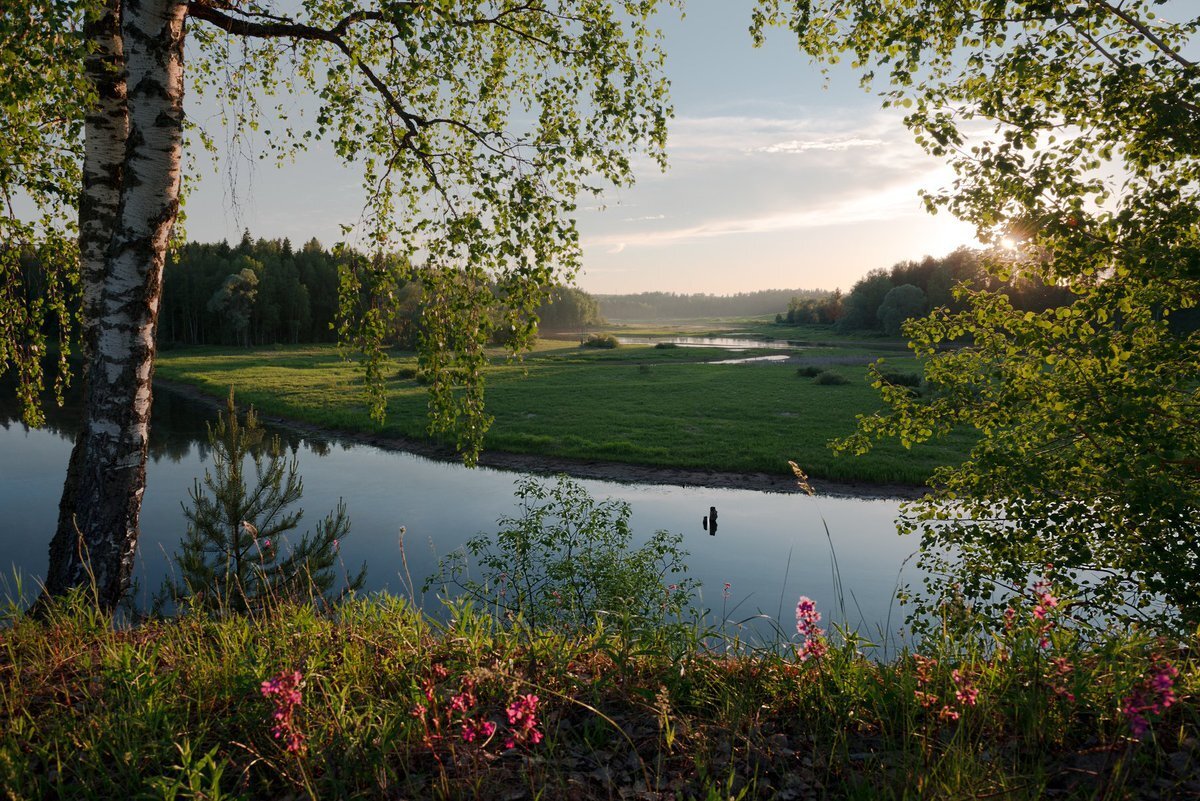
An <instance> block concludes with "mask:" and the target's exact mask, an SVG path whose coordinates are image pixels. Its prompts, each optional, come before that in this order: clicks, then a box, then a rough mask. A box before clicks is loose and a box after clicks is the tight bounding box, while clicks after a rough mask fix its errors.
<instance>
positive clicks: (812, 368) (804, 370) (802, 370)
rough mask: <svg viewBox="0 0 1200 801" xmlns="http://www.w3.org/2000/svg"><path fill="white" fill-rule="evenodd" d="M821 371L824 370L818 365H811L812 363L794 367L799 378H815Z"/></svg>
mask: <svg viewBox="0 0 1200 801" xmlns="http://www.w3.org/2000/svg"><path fill="white" fill-rule="evenodd" d="M822 372H824V371H823V370H821V368H820V367H817V366H816V365H812V364H810V365H808V366H807V367H797V368H796V375H798V376H800V377H801V378H816V377H817V376H819V375H820V374H821V373H822Z"/></svg>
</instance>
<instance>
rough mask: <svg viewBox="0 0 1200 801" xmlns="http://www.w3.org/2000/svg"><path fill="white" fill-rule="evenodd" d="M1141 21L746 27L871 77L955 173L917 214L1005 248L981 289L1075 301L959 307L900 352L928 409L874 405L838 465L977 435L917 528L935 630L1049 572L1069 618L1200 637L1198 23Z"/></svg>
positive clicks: (944, 15) (917, 6) (1022, 9)
mask: <svg viewBox="0 0 1200 801" xmlns="http://www.w3.org/2000/svg"><path fill="white" fill-rule="evenodd" d="M1158 5H1159V4H1158V3H1155V2H1151V0H1131V2H1125V3H1120V4H1116V3H1109V2H1093V3H1084V4H1065V3H1060V4H1046V3H1043V2H1035V1H1034V0H1017V1H1016V2H1010V3H1007V4H1004V7H1003V13H996V9H995V6H996V4H994V3H991V2H987V0H968V2H962V3H957V4H954V5H953V6H950V5H944V4H933V3H924V2H917V1H916V0H902V2H897V3H890V4H884V5H882V6H881V5H880V4H878V3H870V2H845V3H843V2H816V3H807V2H805V3H795V4H792V3H788V2H783V0H764V2H762V3H760V5H759V10H758V12H757V18H756V19H757V21H756V24H757V25H759V26H761V25H763V24H766V23H768V22H772V21H774V22H782V23H785V24H788V25H789V26H790V27H792V28H793V29H794V30H795V31H796V32H797V34H798V35H799V41H800V45H801V47H802V48H803V49H804V50H806V51H807V52H809V53H812V54H814V55H816V56H817V57H818V58H822V59H827V60H831V61H832V60H836V58H838V57H839V56H840V54H842V53H849V54H851V55H852V56H853V58H854V60H855V62H856V63H857V64H859V65H860V66H861V67H862V68H863V69H864V70H865V75H864V82H870V81H871V80H872V79H873V78H874V77H875V75H876V72H877V71H883V72H884V73H885V74H886V76H887V78H888V86H887V87H886V89H885V90H884V92H883V96H884V98H885V104H887V105H898V106H902V107H904V108H907V109H909V115H908V117H907V118H906V122H907V124H908V125H909V127H910V128H911V129H912V130H913V131H914V133H915V135H916V138H917V141H918V142H919V143H920V144H921V145H923V146H924V147H925V149H926V150H927V151H929V152H930V153H932V154H933V155H935V156H945V157H947V158H948V159H949V160H950V163H951V165H952V166H953V168H954V169H955V171H956V173H957V180H956V181H955V183H954V185H953V187H950V188H947V189H945V190H942V191H940V192H935V193H930V194H927V195H926V202H927V205H928V206H929V207H930V208H946V209H948V210H949V211H951V212H952V213H954V214H955V215H957V216H958V217H960V218H962V219H964V220H966V221H967V222H969V223H971V224H973V225H974V226H975V227H976V229H977V230H978V232H979V234H980V235H981V236H982V237H984V238H985V241H990V242H992V243H994V244H995V245H998V246H999V245H1002V246H1003V247H998V248H997V249H995V250H993V251H992V252H990V253H988V254H986V258H985V261H984V267H985V268H986V269H987V270H988V271H989V272H990V274H991V276H992V277H993V278H994V280H995V281H996V282H1005V281H1009V282H1011V281H1013V280H1021V281H1029V282H1034V283H1041V284H1044V285H1047V286H1058V287H1062V288H1064V289H1066V290H1069V291H1068V292H1067V293H1066V295H1065V297H1064V299H1063V301H1062V303H1061V304H1060V305H1059V306H1058V307H1057V308H1044V309H1026V310H1022V309H1020V308H1018V307H1017V306H1016V305H1015V304H1014V302H1013V300H1012V299H1011V298H1009V297H1008V296H1006V295H1005V294H1004V293H1002V292H1000V291H997V289H996V288H995V285H994V284H993V285H991V286H975V287H961V288H960V289H959V290H958V294H957V300H958V304H957V307H956V308H951V309H946V310H942V311H938V312H935V313H934V314H933V315H932V316H931V317H930V318H928V319H925V320H919V321H913V322H910V323H909V325H908V327H907V328H906V329H905V333H906V334H907V336H908V337H909V338H910V339H911V340H912V341H913V344H914V347H915V349H916V351H917V353H919V354H921V355H922V356H924V357H926V359H927V362H926V366H925V375H926V377H927V378H928V380H929V384H930V386H931V393H930V395H929V397H928V398H926V399H922V398H914V397H913V395H912V393H911V392H909V391H908V390H907V389H905V388H899V387H892V386H888V385H887V384H882V385H881V386H880V390H881V393H882V395H883V397H884V399H885V400H886V402H887V403H888V405H889V407H890V410H889V412H888V413H887V414H884V415H878V416H869V417H865V418H863V420H862V421H861V433H860V434H859V435H858V436H856V437H853V438H851V439H850V440H849V441H847V442H845V443H844V447H846V448H851V449H854V450H858V451H862V450H863V449H865V448H867V447H868V446H869V444H870V442H871V441H872V440H873V439H875V438H877V437H896V438H898V439H900V441H901V442H903V443H905V444H909V443H914V442H921V441H925V440H927V439H929V438H931V437H936V436H940V435H943V434H945V433H947V432H948V431H950V430H953V429H959V428H967V429H972V430H974V431H976V432H978V435H979V439H978V443H977V445H976V446H975V447H974V449H973V450H972V452H971V456H970V458H969V459H968V460H967V461H966V462H964V463H963V464H962V465H961V466H959V467H954V468H945V469H942V470H939V471H938V473H937V474H936V475H935V479H934V482H935V484H934V485H935V489H936V492H935V493H934V494H933V495H932V496H931V497H930V498H929V499H928V501H927V502H925V503H921V504H919V505H917V506H915V507H913V508H912V509H911V512H912V515H913V516H912V518H911V524H912V525H913V526H914V527H916V528H919V529H920V530H921V532H922V537H923V542H924V548H923V554H924V556H923V562H924V566H925V568H926V569H927V570H928V571H929V573H930V575H931V576H932V579H931V586H930V587H929V590H930V591H931V596H930V597H928V598H927V603H928V604H929V605H930V607H931V608H936V607H937V606H938V604H939V603H940V599H941V598H943V597H944V596H945V595H946V594H947V593H950V592H954V591H957V589H961V591H962V592H963V593H965V594H966V595H967V596H968V597H970V598H973V599H975V601H976V602H977V603H979V604H980V605H981V608H991V609H993V610H994V611H996V612H997V613H998V606H997V604H998V603H1000V604H1002V603H1003V596H1004V595H1005V593H1006V592H1011V591H1013V590H1015V589H1019V588H1020V587H1022V586H1024V584H1025V581H1026V579H1027V577H1028V576H1029V575H1030V573H1031V572H1033V571H1034V570H1040V569H1042V566H1043V565H1047V564H1050V565H1053V571H1054V577H1055V579H1056V580H1057V581H1061V582H1066V583H1068V584H1070V585H1073V589H1072V594H1074V595H1075V596H1076V597H1077V598H1078V599H1079V606H1078V607H1077V608H1078V610H1079V611H1080V613H1084V612H1085V611H1086V612H1090V613H1093V614H1097V613H1098V614H1105V615H1109V616H1110V617H1115V618H1117V619H1125V620H1130V619H1138V620H1146V621H1148V622H1149V623H1150V624H1152V625H1155V626H1165V627H1170V626H1174V625H1179V624H1183V625H1185V626H1189V627H1191V626H1194V625H1195V624H1196V623H1197V622H1198V621H1200V551H1197V549H1196V548H1195V543H1196V541H1197V538H1198V536H1200V531H1198V529H1197V525H1198V524H1197V522H1196V520H1197V518H1196V509H1197V508H1200V471H1198V470H1197V464H1200V420H1197V415H1196V410H1197V408H1200V380H1198V379H1200V335H1198V334H1197V333H1196V331H1195V328H1194V326H1192V325H1179V324H1175V323H1173V320H1175V319H1177V318H1183V317H1185V316H1186V315H1188V314H1191V313H1192V312H1191V311H1190V310H1191V309H1193V308H1194V307H1195V306H1196V304H1197V299H1198V298H1200V125H1197V120H1198V119H1200V105H1197V102H1196V98H1197V97H1200V66H1198V65H1197V64H1196V62H1195V61H1194V60H1193V59H1192V57H1191V56H1190V55H1189V54H1190V53H1192V52H1194V45H1195V36H1196V33H1197V31H1200V16H1197V15H1196V14H1195V11H1194V10H1190V11H1189V10H1185V9H1184V8H1183V6H1182V4H1180V5H1177V6H1175V7H1173V8H1172V10H1171V13H1169V14H1167V15H1162V16H1160V15H1159V14H1158V13H1157V12H1158ZM1189 14H1190V16H1189ZM760 32H761V27H760ZM979 123H986V124H987V127H990V132H988V133H987V134H985V135H980V134H979V133H978V132H979V130H980V129H981V128H983V127H984V126H981V125H980V124H979ZM949 343H957V344H960V345H962V347H957V348H946V345H947V344H949ZM950 576H953V577H954V578H953V581H954V587H951V586H950V584H949V583H948V581H949V578H948V577H950ZM956 588H957V589H956ZM1164 602H1165V607H1164V606H1163V603H1164Z"/></svg>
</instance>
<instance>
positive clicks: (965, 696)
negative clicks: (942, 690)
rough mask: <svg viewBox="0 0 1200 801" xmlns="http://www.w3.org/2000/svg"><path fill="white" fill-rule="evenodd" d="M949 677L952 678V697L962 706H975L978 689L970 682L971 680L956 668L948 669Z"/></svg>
mask: <svg viewBox="0 0 1200 801" xmlns="http://www.w3.org/2000/svg"><path fill="white" fill-rule="evenodd" d="M950 678H952V679H954V687H955V690H954V697H955V698H957V699H958V702H959V703H960V704H962V705H963V706H975V702H976V700H978V698H979V690H978V688H976V687H974V686H973V685H972V684H971V680H970V679H969V678H967V677H966V676H964V675H963V674H962V672H960V671H958V670H952V671H950Z"/></svg>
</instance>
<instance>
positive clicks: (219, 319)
mask: <svg viewBox="0 0 1200 801" xmlns="http://www.w3.org/2000/svg"><path fill="white" fill-rule="evenodd" d="M354 258H357V256H356V254H354V253H352V252H346V253H338V254H335V253H333V252H331V251H328V250H326V249H325V248H324V247H322V245H321V243H320V242H318V241H317V240H316V239H312V240H309V241H308V242H307V243H305V244H304V245H303V246H302V247H301V248H299V249H298V250H297V249H295V248H294V247H293V246H292V243H291V242H290V241H289V240H287V239H257V240H256V239H253V238H252V237H251V236H250V234H249V233H248V232H247V233H245V234H244V235H243V236H242V240H241V242H239V243H238V244H237V245H230V244H229V243H228V242H219V243H216V244H201V243H196V242H189V243H188V244H186V245H184V246H182V247H181V248H179V250H178V251H177V252H176V253H174V254H173V255H172V256H171V257H170V258H169V259H168V261H167V265H166V268H165V270H164V277H163V300H162V309H161V311H160V313H159V325H158V338H159V342H160V343H162V344H165V345H168V346H170V345H247V346H249V345H274V344H293V343H307V342H334V341H336V340H337V331H336V330H335V326H336V320H337V314H338V302H339V301H338V288H339V277H338V273H339V269H340V268H341V267H342V266H344V265H346V264H348V263H349V262H350V260H351V259H354ZM394 300H395V303H396V311H397V315H396V318H395V320H394V321H393V324H392V328H391V330H390V331H389V332H388V334H387V340H388V344H390V345H394V346H398V347H405V348H413V347H415V346H416V344H417V340H418V337H419V336H420V330H421V287H420V286H419V285H418V284H416V283H409V284H405V285H403V286H401V287H400V289H399V291H398V292H397V293H396V297H395V298H394ZM538 316H539V319H540V320H541V327H542V328H543V329H544V330H578V329H580V328H586V327H589V326H595V325H599V324H601V323H602V322H603V319H602V317H601V316H600V310H599V307H598V306H597V304H596V301H595V300H593V299H592V297H591V296H590V295H588V294H587V293H585V292H582V291H581V290H578V289H574V288H571V287H561V286H556V287H553V288H551V289H550V290H549V292H548V299H547V301H546V302H545V303H543V304H542V305H541V306H540V307H539V308H538Z"/></svg>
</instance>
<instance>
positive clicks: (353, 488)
mask: <svg viewBox="0 0 1200 801" xmlns="http://www.w3.org/2000/svg"><path fill="white" fill-rule="evenodd" d="M10 398H11V393H5V400H4V401H3V404H5V405H0V423H2V424H3V429H2V430H0V508H3V509H4V510H5V513H6V514H5V522H6V525H5V526H4V529H3V530H2V531H0V569H2V570H0V573H3V577H4V579H6V580H7V582H6V583H7V586H0V596H2V595H9V596H10V597H11V596H12V595H13V594H15V592H14V578H13V577H14V575H16V574H19V575H20V576H21V577H22V579H23V582H24V585H25V589H24V591H25V594H26V595H28V594H29V593H30V592H31V589H30V588H31V587H32V586H33V585H34V583H35V582H36V580H37V578H38V577H39V576H40V575H42V574H43V572H44V570H45V567H46V559H47V555H46V554H47V546H48V543H49V539H50V535H51V533H52V532H53V527H54V524H55V520H56V510H57V504H58V499H59V494H60V492H61V489H62V481H63V477H64V475H65V471H66V465H67V459H68V456H69V455H70V450H71V441H72V440H71V438H72V436H73V431H74V430H75V425H74V419H75V415H76V414H77V411H76V410H74V409H72V408H68V409H65V410H54V409H52V410H50V411H49V412H48V417H49V420H48V425H47V427H46V428H44V429H38V430H30V429H28V428H26V427H25V426H23V425H22V424H21V423H20V422H19V421H18V420H17V419H16V414H15V408H13V407H12V405H11V400H9V399H10ZM215 417H216V412H215V411H214V410H213V409H211V408H209V407H206V406H203V405H200V404H196V403H194V402H191V401H189V400H187V399H185V398H182V397H180V396H178V395H174V394H172V393H170V392H167V391H164V390H159V391H157V392H156V393H155V401H154V414H153V428H152V436H151V461H150V465H149V468H148V486H147V489H146V495H145V499H144V505H143V514H142V537H141V541H140V543H139V554H138V564H137V569H136V573H135V579H136V581H137V582H138V587H139V590H138V599H139V600H140V601H142V602H146V603H148V601H149V599H150V597H151V596H152V595H153V591H154V590H155V589H156V588H157V587H158V586H159V585H160V584H161V582H162V581H163V579H164V578H165V577H166V576H167V575H168V574H169V569H170V567H169V566H170V558H169V557H170V554H172V553H173V552H174V551H175V549H176V547H177V545H178V542H179V540H180V538H181V536H182V534H183V532H184V529H185V523H184V519H183V514H182V512H181V506H180V504H181V502H184V501H187V499H188V490H189V488H191V487H192V485H193V482H194V481H195V480H196V479H197V478H199V477H201V476H203V474H204V470H205V468H206V467H207V466H208V465H209V461H210V460H209V453H208V446H207V443H206V441H205V433H204V432H205V421H208V420H215ZM273 431H274V433H278V434H279V435H280V436H281V438H282V439H283V440H284V441H285V442H286V443H287V445H288V447H289V448H290V449H291V450H292V451H293V452H294V453H295V454H296V456H297V457H298V459H299V469H300V473H301V475H302V476H303V477H304V497H303V499H302V501H301V506H303V508H304V509H305V510H306V515H305V518H304V520H302V521H301V529H302V530H303V529H305V528H306V527H307V526H308V525H312V524H313V523H314V521H315V520H317V519H319V518H320V517H322V516H324V515H325V514H326V512H328V511H329V510H331V509H332V508H333V507H334V505H335V504H336V503H337V501H338V498H339V497H340V498H344V499H345V501H346V504H347V506H348V507H349V512H350V518H351V521H352V530H351V535H350V536H349V537H348V538H347V539H346V540H345V542H344V543H343V546H342V551H341V552H342V556H343V558H344V559H345V561H346V563H347V566H349V567H353V568H356V567H357V566H358V565H360V564H361V563H363V562H366V564H367V587H368V589H370V590H388V591H391V592H398V593H406V592H407V588H406V579H405V576H404V570H403V566H402V561H401V551H400V543H399V538H398V532H399V529H400V527H401V526H404V527H405V528H406V530H407V534H406V542H405V554H406V556H407V561H408V568H409V573H410V575H411V576H412V579H413V581H414V583H415V584H416V585H417V586H416V589H417V590H418V591H419V590H420V585H421V583H422V582H423V580H424V578H425V576H426V575H428V574H430V573H432V572H434V570H435V568H436V565H437V558H438V556H439V555H444V554H446V553H448V552H449V551H452V550H454V549H455V548H458V547H459V546H461V545H462V544H463V543H464V542H465V541H466V540H467V539H468V538H470V537H472V536H474V535H476V534H478V533H480V532H490V531H495V530H496V520H497V518H499V517H501V516H504V515H513V514H515V513H516V504H515V502H514V500H513V489H514V484H515V482H516V480H517V479H518V478H519V477H520V474H518V473H513V472H506V471H499V470H492V469H486V468H477V469H467V468H464V467H462V466H461V465H457V464H447V463H444V462H438V461H433V460H429V459H425V458H422V457H419V456H414V455H411V454H405V453H397V452H394V451H384V450H380V449H378V448H375V447H371V446H368V445H362V444H357V443H350V442H345V441H339V440H338V439H336V438H328V439H318V438H312V437H304V436H301V435H299V434H297V433H295V432H293V431H290V430H287V429H274V430H273ZM582 483H583V484H584V485H585V486H586V487H587V488H588V490H589V492H591V493H592V494H593V495H594V496H596V497H600V498H603V497H609V498H616V499H620V500H624V501H627V502H628V503H629V504H630V506H631V507H632V510H633V516H632V526H633V530H634V531H635V533H636V534H637V537H638V539H639V541H640V540H643V539H645V537H646V536H647V535H648V534H649V533H651V532H653V531H655V530H658V529H668V530H670V531H676V532H682V533H683V534H684V535H685V542H684V547H685V548H686V549H687V550H688V551H689V552H690V554H691V556H690V558H689V560H688V563H689V565H690V568H691V570H690V573H691V575H692V576H693V577H695V578H697V579H699V580H700V581H701V582H702V585H703V591H702V592H703V600H704V605H705V606H706V607H708V608H711V609H713V610H714V612H715V614H716V615H720V614H721V612H722V609H723V608H724V611H725V613H726V616H727V617H728V618H729V619H734V620H736V619H741V618H744V617H746V616H748V615H750V614H753V613H755V612H759V611H762V612H765V613H767V614H769V615H771V616H775V615H777V613H779V612H780V610H781V609H782V612H783V614H782V617H783V618H784V625H785V627H790V623H789V622H788V619H789V618H790V614H791V608H792V606H793V605H794V604H795V599H796V597H797V596H799V595H808V596H810V597H812V598H814V599H816V600H817V602H818V604H819V605H820V606H821V608H823V609H824V610H825V612H826V616H827V619H828V618H830V617H832V618H833V619H834V620H838V619H840V617H841V615H840V613H839V612H838V611H837V610H836V608H835V607H836V605H837V596H836V594H835V589H834V580H833V570H832V561H831V558H830V541H829V538H827V536H826V529H825V526H826V524H827V525H828V529H829V532H830V538H831V539H832V545H833V548H834V549H835V551H836V554H837V559H838V565H839V568H840V575H841V580H842V584H843V587H844V592H845V594H844V602H845V607H846V615H845V618H846V621H847V622H848V623H850V624H851V625H852V626H857V627H860V628H861V629H863V630H864V631H865V632H866V633H870V634H874V633H876V632H877V631H880V630H885V629H886V630H889V631H895V630H896V629H897V628H899V624H900V620H901V618H902V617H903V614H902V610H900V609H899V608H898V607H896V606H895V605H894V604H893V601H892V597H893V593H894V591H895V588H896V585H897V581H898V576H899V575H900V571H901V566H902V564H903V563H904V561H905V560H906V558H907V557H908V556H909V555H910V554H911V553H912V552H913V551H914V550H915V549H916V543H915V541H914V540H912V539H910V538H901V537H899V536H897V534H896V533H895V526H894V519H895V517H896V514H897V510H898V502H897V501H890V500H854V499H846V498H832V497H818V498H810V497H808V496H805V495H802V494H799V493H797V494H779V493H764V492H754V491H748V490H728V489H705V488H697V487H676V486H667V485H648V484H620V483H613V482H604V481H593V480H588V481H583V482H582ZM710 506H715V507H717V510H718V522H719V527H718V530H717V534H716V536H709V535H708V534H707V532H705V531H704V529H703V528H702V527H701V520H702V518H703V516H704V515H706V514H708V509H709V507H710ZM901 578H902V580H904V581H915V579H916V574H915V571H913V570H911V569H910V570H908V571H907V572H906V573H905V575H904V576H903V577H901ZM726 582H728V583H729V584H730V590H729V598H728V600H726V599H725V598H724V597H723V590H724V584H725V583H726ZM425 603H426V607H427V608H432V607H434V606H435V604H436V599H435V598H433V597H429V598H426V599H425Z"/></svg>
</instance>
